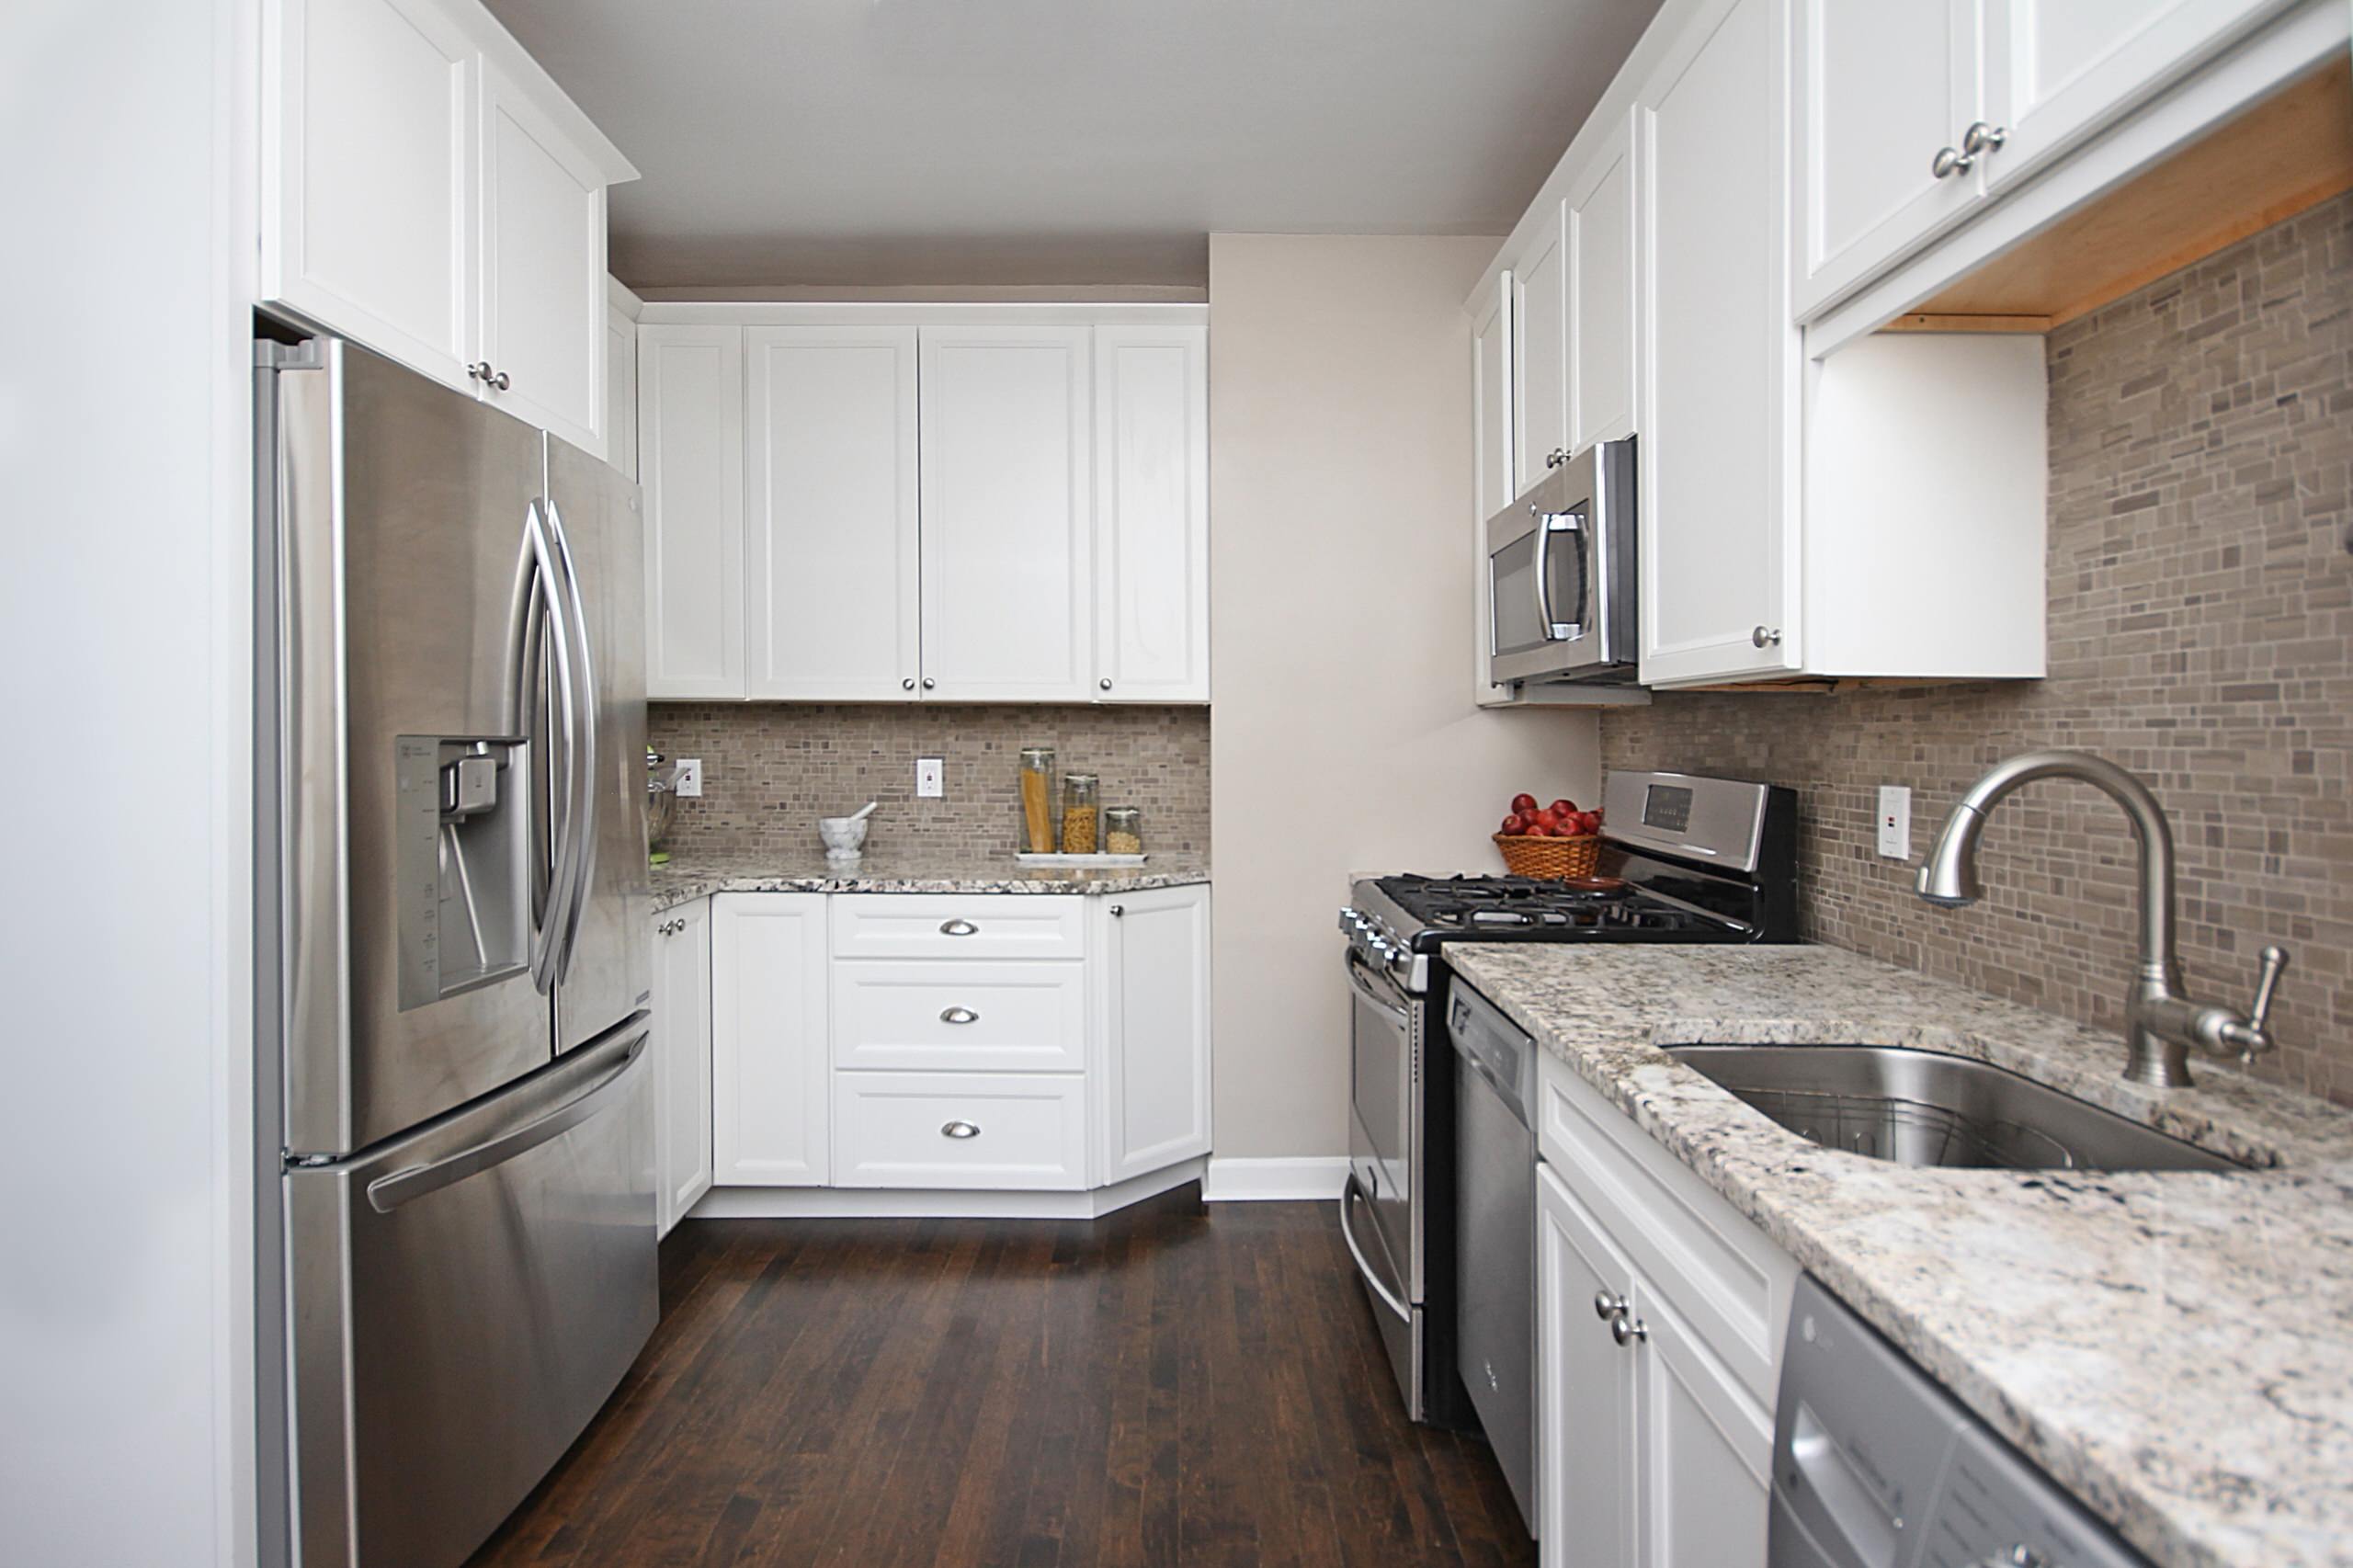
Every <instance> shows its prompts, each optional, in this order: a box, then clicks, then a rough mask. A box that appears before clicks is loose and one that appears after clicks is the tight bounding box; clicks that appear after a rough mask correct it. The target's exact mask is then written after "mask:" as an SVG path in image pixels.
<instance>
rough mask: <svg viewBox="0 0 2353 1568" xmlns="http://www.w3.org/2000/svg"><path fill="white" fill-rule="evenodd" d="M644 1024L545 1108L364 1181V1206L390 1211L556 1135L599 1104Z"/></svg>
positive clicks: (634, 1055) (642, 1035) (639, 1043)
mask: <svg viewBox="0 0 2353 1568" xmlns="http://www.w3.org/2000/svg"><path fill="white" fill-rule="evenodd" d="M647 1032H648V1031H646V1030H644V1029H640V1030H639V1031H638V1032H637V1033H635V1034H633V1035H631V1037H630V1039H629V1042H628V1044H627V1045H626V1046H625V1047H623V1048H622V1049H621V1050H620V1053H619V1055H618V1056H617V1057H616V1058H615V1059H613V1060H610V1061H608V1062H607V1063H606V1064H605V1065H604V1066H603V1067H602V1068H601V1069H600V1070H599V1071H598V1072H597V1074H595V1075H594V1076H592V1077H590V1078H589V1079H588V1080H587V1082H585V1083H584V1084H582V1085H580V1086H579V1087H578V1088H576V1089H574V1091H573V1092H572V1093H571V1094H569V1095H567V1096H564V1097H563V1099H562V1100H560V1101H558V1102H557V1103H556V1104H555V1105H554V1106H553V1107H552V1108H550V1109H548V1110H546V1111H543V1112H541V1113H540V1115H538V1116H536V1117H534V1118H532V1119H530V1120H529V1121H527V1122H525V1123H523V1125H522V1126H520V1127H515V1128H510V1129H508V1130H507V1131H505V1132H502V1133H500V1134H499V1135H498V1136H497V1137H495V1138H492V1139H489V1140H487V1141H486V1142H481V1143H476V1144H474V1145H473V1146H472V1148H468V1149H460V1150H459V1151H458V1152H457V1153H453V1154H445V1155H443V1156H442V1157H441V1158H439V1159H438V1160H428V1161H426V1163H425V1164H424V1165H411V1166H409V1167H408V1168H407V1169H405V1170H398V1171H394V1172H392V1175H390V1176H378V1177H377V1178H376V1179H375V1180H374V1181H371V1182H369V1184H368V1206H369V1208H371V1209H373V1210H376V1212H377V1213H379V1214H389V1213H391V1212H392V1210H395V1209H397V1208H399V1207H400V1206H401V1205H402V1204H404V1203H406V1202H409V1201H410V1200H412V1199H418V1198H423V1197H425V1196H426V1194H428V1193H434V1192H438V1191H440V1190H441V1189H442V1188H443V1187H455V1186H456V1185H457V1184H458V1183H460V1182H461V1181H463V1180H465V1179H466V1178H467V1177H468V1176H478V1175H480V1174H481V1173H482V1172H483V1171H486V1170H488V1169H490V1168H491V1167H492V1166H493V1165H504V1164H506V1162H507V1161H508V1160H511V1159H513V1158H515V1156H517V1154H521V1153H527V1152H529V1151H530V1150H532V1149H536V1148H538V1147H539V1146H540V1144H542V1143H545V1142H549V1141H550V1140H551V1139H555V1138H560V1137H562V1136H563V1134H564V1133H566V1132H569V1131H572V1130H573V1129H574V1128H575V1127H577V1126H579V1125H580V1124H581V1123H582V1122H584V1121H585V1120H587V1119H589V1118H590V1117H592V1116H594V1115H596V1114H597V1112H598V1111H599V1110H602V1109H603V1108H604V1107H603V1105H602V1104H601V1103H600V1101H599V1098H598V1096H600V1095H601V1094H602V1092H603V1091H604V1090H605V1088H606V1087H607V1086H608V1085H610V1084H612V1083H613V1081H614V1080H616V1079H617V1078H619V1077H620V1075H621V1074H624V1073H626V1072H628V1071H629V1069H630V1064H631V1062H635V1061H636V1060H637V1059H638V1058H639V1057H640V1056H641V1055H642V1054H644V1051H645V1040H646V1035H647Z"/></svg>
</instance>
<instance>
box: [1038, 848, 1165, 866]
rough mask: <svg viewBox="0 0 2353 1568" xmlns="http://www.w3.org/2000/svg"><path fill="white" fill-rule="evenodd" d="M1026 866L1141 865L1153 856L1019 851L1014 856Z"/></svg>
mask: <svg viewBox="0 0 2353 1568" xmlns="http://www.w3.org/2000/svg"><path fill="white" fill-rule="evenodd" d="M1013 858H1015V859H1016V860H1018V861H1020V862H1021V863H1022V864H1023V865H1025V866H1076V867H1086V868H1097V869H1099V868H1103V867H1108V866H1141V865H1142V864H1143V863H1144V862H1145V861H1146V860H1149V859H1151V858H1152V857H1151V856H1149V855H1031V854H1028V853H1026V852H1025V853H1017V854H1016V855H1015V856H1014V857H1013Z"/></svg>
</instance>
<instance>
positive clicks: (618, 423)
mask: <svg viewBox="0 0 2353 1568" xmlns="http://www.w3.org/2000/svg"><path fill="white" fill-rule="evenodd" d="M614 287H615V288H618V287H620V286H619V285H618V284H616V285H614ZM605 460H606V461H607V462H608V463H610V464H612V465H613V466H614V467H615V468H617V469H619V470H620V472H623V473H625V474H627V475H629V476H630V477H631V479H635V478H636V477H637V322H636V320H635V318H633V317H631V314H630V313H629V312H627V311H625V310H623V309H621V307H620V305H619V304H616V303H612V302H609V301H608V303H607V304H606V306H605Z"/></svg>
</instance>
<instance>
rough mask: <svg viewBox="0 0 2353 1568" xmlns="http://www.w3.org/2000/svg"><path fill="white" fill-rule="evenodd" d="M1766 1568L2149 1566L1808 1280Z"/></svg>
mask: <svg viewBox="0 0 2353 1568" xmlns="http://www.w3.org/2000/svg"><path fill="white" fill-rule="evenodd" d="M1768 1563H1769V1564H1770V1568H2148V1560H2147V1559H2146V1558H2144V1557H2143V1556H2142V1555H2141V1554H2140V1553H2138V1552H2136V1551H2133V1550H2132V1548H2131V1547H2130V1546H2128V1545H2126V1544H2125V1543H2124V1541H2123V1540H2121V1539H2120V1538H2119V1537H2118V1536H2117V1535H2116V1534H2115V1532H2114V1531H2112V1530H2110V1529H2109V1528H2108V1527H2107V1526H2106V1525H2105V1524H2103V1523H2101V1522H2100V1521H2099V1520H2098V1519H2097V1518H2095V1517H2092V1515H2091V1514H2090V1513H2089V1512H2087V1511H2086V1509H2085V1508H2084V1507H2083V1506H2082V1505H2081V1504H2079V1503H2077V1502H2076V1501H2075V1499H2074V1498H2073V1497H2071V1496H2069V1495H2068V1494H2067V1493H2066V1492H2065V1491H2064V1490H2063V1488H2061V1487H2060V1486H2059V1485H2058V1483H2055V1482H2053V1481H2052V1479H2051V1478H2050V1477H2049V1476H2048V1475H2046V1474H2044V1473H2043V1472H2042V1471H2040V1469H2038V1468H2037V1467H2036V1466H2035V1465H2034V1464H2033V1463H2031V1462H2030V1461H2029V1460H2027V1459H2026V1457H2025V1456H2023V1455H2022V1454H2020V1453H2019V1452H2018V1450H2017V1449H2013V1448H2011V1447H2010V1446H2009V1445H2008V1444H2007V1443H2006V1442H2004V1441H2003V1440H2002V1439H2001V1438H2000V1437H1996V1436H1995V1434H1994V1432H1993V1431H1992V1430H1991V1429H1990V1428H1989V1427H1987V1426H1985V1425H1984V1423H1983V1422H1982V1421H1980V1420H1979V1419H1978V1418H1977V1417H1976V1416H1975V1415H1972V1414H1971V1413H1970V1411H1969V1410H1968V1409H1967V1408H1966V1407H1965V1406H1963V1405H1962V1404H1961V1402H1960V1401H1959V1400H1957V1399H1955V1398H1954V1397H1953V1396H1952V1395H1951V1394H1949V1393H1948V1392H1946V1391H1945V1390H1944V1388H1943V1387H1942V1385H1940V1384H1938V1382H1937V1381H1936V1380H1934V1379H1933V1378H1931V1377H1929V1376H1928V1375H1927V1373H1926V1372H1924V1371H1922V1370H1921V1369H1919V1368H1918V1367H1917V1366H1916V1365H1915V1364H1914V1363H1913V1361H1912V1360H1911V1358H1908V1357H1906V1356H1905V1355H1904V1353H1903V1352H1902V1351H1900V1350H1898V1349H1896V1348H1895V1347H1894V1346H1893V1345H1890V1344H1889V1343H1888V1342H1887V1341H1886V1340H1885V1339H1883V1338H1882V1337H1881V1335H1879V1333H1878V1331H1876V1330H1875V1329H1873V1328H1872V1327H1871V1326H1870V1324H1866V1323H1864V1322H1863V1320H1862V1319H1861V1318H1859V1317H1858V1316H1856V1315H1855V1313H1854V1312H1853V1311H1852V1310H1851V1309H1850V1308H1848V1307H1847V1305H1846V1303H1845V1302H1843V1301H1839V1300H1838V1299H1837V1298H1836V1296H1833V1295H1832V1294H1831V1293H1830V1292H1829V1291H1828V1290H1824V1288H1823V1287H1822V1285H1821V1284H1820V1283H1819V1282H1818V1281H1816V1280H1815V1279H1814V1278H1813V1277H1812V1276H1811V1275H1809V1276H1806V1277H1805V1278H1802V1279H1800V1280H1799V1281H1798V1288H1797V1295H1796V1298H1795V1300H1794V1301H1792V1302H1791V1304H1790V1332H1789V1342H1788V1346H1787V1348H1786V1350H1785V1351H1784V1353H1783V1356H1782V1359H1781V1397H1780V1407H1779V1415H1778V1417H1777V1419H1776V1421H1775V1424H1774V1434H1773V1512H1772V1527H1771V1537H1770V1547H1769V1551H1768Z"/></svg>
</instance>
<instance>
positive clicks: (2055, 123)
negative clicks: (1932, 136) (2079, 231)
mask: <svg viewBox="0 0 2353 1568" xmlns="http://www.w3.org/2000/svg"><path fill="white" fill-rule="evenodd" d="M1987 4H1988V5H1989V6H1990V7H1991V14H1990V15H1989V17H1987V21H1988V24H1989V25H1988V28H1987V32H1988V37H1987V39H1986V51H1985V58H1986V69H1987V74H1988V82H1987V89H1988V90H1987V94H1986V113H1985V118H1986V119H1988V120H1990V121H1991V122H1992V123H1993V124H1994V125H1995V126H1996V127H1997V128H1999V129H2000V131H2002V133H2003V136H2004V141H2003V143H2002V145H2001V147H2000V148H1999V149H1998V150H1996V151H1995V152H1993V153H1988V154H1987V155H1986V157H1985V160H1984V167H1985V174H1986V177H1987V178H1988V179H1989V180H1990V181H1991V182H1992V184H1993V185H1995V187H2000V186H2003V185H2005V184H2007V183H2008V182H2010V181H2013V180H2015V179H2017V178H2018V176H2021V175H2024V174H2027V173H2029V172H2030V171H2032V170H2034V169H2037V168H2039V167H2040V166H2041V165H2043V164H2045V163H2047V162H2049V160H2050V159H2051V158H2052V156H2053V155H2054V154H2056V153H2062V152H2063V151H2065V150H2066V149H2067V148H2069V147H2071V146H2073V145H2075V143H2076V142H2080V141H2082V140H2083V139H2084V138H2085V137H2086V136H2088V135H2090V134H2091V133H2092V132H2094V131H2097V130H2099V129H2100V128H2101V127H2102V126H2104V125H2106V124H2108V123H2109V121H2111V120H2113V119H2116V118H2117V117H2118V116H2120V115H2121V114H2123V113H2124V112H2125V111H2126V110H2128V109H2130V108H2132V107H2133V106H2134V105H2135V104H2138V103H2139V102H2141V101H2142V100H2143V99H2144V98H2147V97H2151V96H2153V95H2154V94H2155V93H2156V92H2157V91H2159V90H2160V89H2162V88H2163V87H2164V86H2165V85H2166V84H2167V83H2169V82H2171V81H2172V80H2174V79H2175V78H2176V77H2177V76H2178V75H2179V74H2181V73H2183V72H2185V71H2187V70H2188V69H2190V68H2191V67H2192V66H2194V65H2196V64H2197V63H2198V62H2200V60H2203V59H2204V58H2206V57H2207V56H2209V55H2211V54H2212V53H2214V52H2215V51H2218V50H2220V49H2222V47H2224V46H2225V45H2227V44H2228V43H2229V42H2230V41H2231V40H2233V39H2234V38H2237V37H2239V36H2241V35H2242V34H2244V33H2245V32H2246V31H2247V30H2248V29H2249V28H2253V27H2255V26H2256V25H2257V24H2259V23H2261V22H2262V21H2264V20H2266V19H2268V17H2272V16H2276V15H2277V14H2279V12H2282V11H2285V10H2287V9H2288V8H2289V7H2290V5H2292V4H2293V0H1987Z"/></svg>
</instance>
